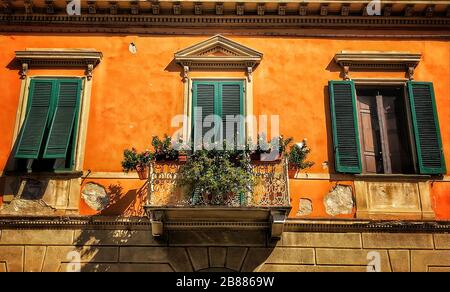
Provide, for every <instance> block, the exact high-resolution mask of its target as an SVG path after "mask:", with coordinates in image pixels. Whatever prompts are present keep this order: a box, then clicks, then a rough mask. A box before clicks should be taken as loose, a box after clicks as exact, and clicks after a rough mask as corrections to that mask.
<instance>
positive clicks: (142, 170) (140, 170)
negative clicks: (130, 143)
mask: <svg viewBox="0 0 450 292" xmlns="http://www.w3.org/2000/svg"><path fill="white" fill-rule="evenodd" d="M136 172H137V174H138V176H139V179H140V180H146V179H148V167H147V166H142V165H137V166H136Z"/></svg>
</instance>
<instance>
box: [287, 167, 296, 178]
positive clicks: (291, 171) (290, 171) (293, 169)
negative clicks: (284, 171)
mask: <svg viewBox="0 0 450 292" xmlns="http://www.w3.org/2000/svg"><path fill="white" fill-rule="evenodd" d="M296 173H297V168H296V167H292V166H289V168H288V175H289V177H290V178H294V177H295V174H296Z"/></svg>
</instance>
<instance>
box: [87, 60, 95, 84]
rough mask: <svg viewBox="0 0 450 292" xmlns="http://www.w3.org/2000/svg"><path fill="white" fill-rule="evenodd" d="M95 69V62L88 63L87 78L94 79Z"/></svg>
mask: <svg viewBox="0 0 450 292" xmlns="http://www.w3.org/2000/svg"><path fill="white" fill-rule="evenodd" d="M93 71H94V64H92V63H91V64H87V68H86V78H87V80H91V79H92V72H93Z"/></svg>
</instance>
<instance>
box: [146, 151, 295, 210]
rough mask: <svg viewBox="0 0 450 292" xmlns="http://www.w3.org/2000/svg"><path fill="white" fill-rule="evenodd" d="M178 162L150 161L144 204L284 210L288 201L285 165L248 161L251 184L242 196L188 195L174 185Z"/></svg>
mask: <svg viewBox="0 0 450 292" xmlns="http://www.w3.org/2000/svg"><path fill="white" fill-rule="evenodd" d="M182 165H183V164H181V163H179V162H153V163H151V165H150V171H149V178H148V180H149V188H148V198H147V205H148V206H152V207H183V206H185V207H188V206H227V207H286V206H289V205H290V202H289V184H288V172H287V163H286V161H285V160H281V161H277V162H261V161H255V162H252V174H253V176H254V181H255V184H254V186H252V187H250V188H249V191H248V192H247V193H245V194H237V195H218V194H217V195H209V196H207V195H200V194H190V193H188V192H187V190H186V188H184V187H182V186H180V184H179V183H178V179H179V175H180V167H182Z"/></svg>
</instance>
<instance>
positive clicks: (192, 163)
mask: <svg viewBox="0 0 450 292" xmlns="http://www.w3.org/2000/svg"><path fill="white" fill-rule="evenodd" d="M251 169H252V167H251V164H250V157H249V155H248V152H246V151H227V150H223V151H222V150H215V149H213V150H198V151H195V152H194V153H193V154H192V155H191V156H190V157H189V158H188V160H187V162H186V164H185V165H184V166H183V167H182V168H181V170H180V176H179V183H180V185H181V186H184V187H186V188H187V189H188V194H190V195H191V196H193V197H194V196H195V195H200V196H209V197H210V201H211V202H216V203H218V202H217V201H215V200H214V197H215V196H220V197H227V196H234V195H239V196H243V195H245V194H246V193H248V192H249V191H250V190H251V189H252V188H253V185H254V179H253V175H252V172H251ZM194 201H195V200H194ZM194 203H195V202H194Z"/></svg>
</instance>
